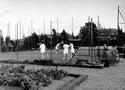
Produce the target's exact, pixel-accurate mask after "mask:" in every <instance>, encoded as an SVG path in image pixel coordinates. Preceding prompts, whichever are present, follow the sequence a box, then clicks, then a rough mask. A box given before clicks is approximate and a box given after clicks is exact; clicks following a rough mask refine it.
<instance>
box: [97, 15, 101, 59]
mask: <svg viewBox="0 0 125 90" xmlns="http://www.w3.org/2000/svg"><path fill="white" fill-rule="evenodd" d="M97 21H98V31H99V30H100V22H99V16H98V20H97ZM98 37H99V33H98ZM98 59H99V60H100V40H99V38H98Z"/></svg>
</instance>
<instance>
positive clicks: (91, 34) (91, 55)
mask: <svg viewBox="0 0 125 90" xmlns="http://www.w3.org/2000/svg"><path fill="white" fill-rule="evenodd" d="M92 44H93V28H92V18H91V62H93V45H92Z"/></svg>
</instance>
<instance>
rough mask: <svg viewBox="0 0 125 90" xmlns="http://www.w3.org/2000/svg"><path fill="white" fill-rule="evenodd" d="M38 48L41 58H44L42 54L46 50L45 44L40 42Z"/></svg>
mask: <svg viewBox="0 0 125 90" xmlns="http://www.w3.org/2000/svg"><path fill="white" fill-rule="evenodd" d="M39 48H40V52H41V54H42V59H44V55H45V52H46V46H45V44H44V43H41V45H40V47H39Z"/></svg>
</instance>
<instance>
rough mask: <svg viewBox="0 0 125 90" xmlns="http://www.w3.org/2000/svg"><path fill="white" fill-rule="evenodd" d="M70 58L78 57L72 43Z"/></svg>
mask: <svg viewBox="0 0 125 90" xmlns="http://www.w3.org/2000/svg"><path fill="white" fill-rule="evenodd" d="M70 54H71V55H70V58H72V57H73V55H76V54H75V49H74V45H73V44H72V43H70Z"/></svg>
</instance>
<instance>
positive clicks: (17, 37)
mask: <svg viewBox="0 0 125 90" xmlns="http://www.w3.org/2000/svg"><path fill="white" fill-rule="evenodd" d="M16 31H17V33H16V34H17V47H16V48H17V50H16V52H17V61H18V23H17V25H16Z"/></svg>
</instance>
